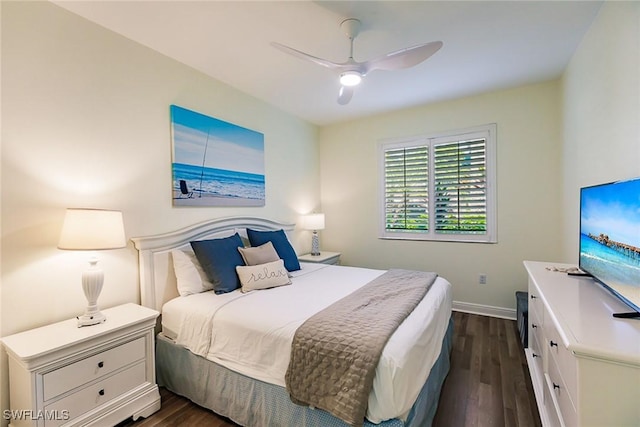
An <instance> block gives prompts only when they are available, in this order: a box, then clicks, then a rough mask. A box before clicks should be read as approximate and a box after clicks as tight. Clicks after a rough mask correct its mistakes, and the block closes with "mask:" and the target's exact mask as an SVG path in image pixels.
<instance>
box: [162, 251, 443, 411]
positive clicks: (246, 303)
mask: <svg viewBox="0 0 640 427" xmlns="http://www.w3.org/2000/svg"><path fill="white" fill-rule="evenodd" d="M301 266H302V270H300V271H298V272H294V273H293V277H292V285H288V286H282V287H279V288H273V289H267V290H260V291H253V292H249V293H246V294H243V293H241V292H240V291H239V290H236V291H234V292H230V293H227V294H222V295H216V294H214V293H213V292H205V293H201V294H196V295H190V296H188V297H179V298H175V299H173V300H171V301H169V302H168V303H167V304H165V305H164V307H163V309H162V325H163V330H165V331H172V333H173V335H175V341H176V343H177V344H179V345H182V346H184V347H186V348H188V349H189V350H191V351H192V352H193V353H196V354H198V355H200V356H203V357H206V358H207V359H209V360H212V361H214V362H216V363H218V364H220V365H222V366H225V367H227V368H229V369H232V370H234V371H236V372H239V373H241V374H244V375H247V376H249V377H252V378H256V379H259V380H262V381H265V382H268V383H272V384H277V385H280V386H283V387H284V386H285V383H284V376H285V372H286V371H287V366H288V364H289V357H290V352H291V342H292V340H293V335H294V333H295V331H296V329H297V328H298V326H300V325H301V324H302V323H303V322H304V321H305V320H306V319H308V318H309V317H310V316H312V315H313V314H314V313H317V312H318V311H320V310H322V309H323V308H325V307H327V306H329V305H330V304H332V303H333V302H335V301H337V300H339V299H340V298H342V297H344V296H346V295H348V294H349V293H351V292H353V291H354V290H356V289H358V288H360V287H361V286H363V285H365V284H366V283H368V282H370V281H371V280H373V279H375V278H376V277H378V276H379V275H381V274H382V273H384V271H382V270H371V269H365V268H357V267H342V266H328V265H324V264H310V263H301ZM451 304H452V296H451V285H450V284H449V282H447V281H446V280H445V279H443V278H441V277H438V279H437V280H436V282H435V283H434V285H433V286H432V288H431V289H430V290H429V292H428V293H427V295H426V296H425V298H424V299H423V300H422V302H421V303H420V304H419V305H418V306H417V307H416V309H415V310H414V311H413V312H412V313H411V314H410V315H409V317H407V318H406V319H405V321H404V322H403V323H402V324H401V325H400V327H399V328H398V329H397V330H396V332H395V333H394V334H393V335H392V336H391V338H390V339H389V341H388V343H387V345H386V347H385V349H384V351H383V354H382V357H381V359H380V362H379V364H378V367H377V368H376V376H375V379H374V384H373V390H372V392H371V395H370V396H369V408H368V410H367V419H369V421H371V422H373V423H379V422H381V421H384V420H387V419H391V418H401V419H406V416H407V415H408V412H409V410H410V409H411V406H412V405H413V403H414V401H415V399H416V398H417V396H418V393H419V392H420V389H421V388H422V385H423V384H424V382H425V381H426V379H427V377H428V375H429V372H430V370H431V366H432V365H433V364H434V363H435V361H436V359H437V357H438V355H439V354H440V350H441V345H442V339H443V337H444V334H445V332H446V329H447V326H448V322H449V317H450V315H451ZM345 327H348V325H345Z"/></svg>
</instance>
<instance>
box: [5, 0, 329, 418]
mask: <svg viewBox="0 0 640 427" xmlns="http://www.w3.org/2000/svg"><path fill="white" fill-rule="evenodd" d="M170 104H177V105H181V106H183V107H185V108H189V109H192V110H195V111H198V112H201V113H203V114H207V115H209V116H212V117H216V118H219V119H222V120H226V121H229V122H232V123H235V124H238V125H240V126H244V127H247V128H250V129H253V130H256V131H259V132H262V133H263V134H264V137H265V166H266V206H265V207H261V208H173V207H172V201H171V197H172V192H171V190H170V189H171V141H170V122H169V120H170V116H169V105H170ZM2 107H3V109H2V147H1V148H2V153H1V154H2V164H1V166H2V167H1V169H2V171H1V179H2V181H1V183H2V198H1V203H2V229H1V231H2V265H1V272H2V277H1V278H2V281H1V284H0V286H1V287H0V294H1V295H2V300H1V302H2V306H1V307H0V308H1V314H0V321H1V322H2V323H1V324H2V330H0V335H3V336H4V335H8V334H11V333H14V332H18V331H22V330H25V329H29V328H31V327H35V326H39V325H43V324H47V323H50V322H53V321H57V320H62V319H66V318H69V317H73V316H75V315H77V314H80V313H81V312H82V311H83V309H84V307H85V306H86V300H85V298H84V295H83V293H82V290H81V287H80V276H81V273H82V271H83V270H84V269H85V268H86V266H87V264H86V259H85V257H84V256H83V255H82V254H78V253H74V252H69V251H60V250H58V249H56V245H57V240H58V236H59V232H60V228H61V225H62V219H63V216H64V211H65V208H66V207H82V206H88V207H98V208H110V209H120V210H122V211H123V214H124V221H125V231H126V234H127V236H129V237H132V236H141V235H148V234H155V233H160V232H164V231H169V230H173V229H176V228H179V227H183V226H186V225H189V224H192V223H195V222H198V221H203V220H206V219H209V218H212V217H224V216H232V215H253V216H260V217H265V218H272V219H277V220H282V221H291V222H295V221H296V220H297V219H298V215H299V214H302V213H307V212H309V211H311V210H313V209H315V208H316V207H317V206H318V205H319V167H318V147H317V128H316V127H315V126H312V125H310V124H308V123H306V122H304V121H302V120H300V119H297V118H295V117H292V116H291V115H288V114H286V113H284V112H282V111H280V110H278V109H276V108H273V107H271V106H269V105H267V104H265V103H263V102H262V101H259V100H257V99H255V98H252V97H250V96H247V95H245V94H243V93H240V92H238V91H237V90H235V89H232V88H230V87H229V86H226V85H224V84H222V83H220V82H218V81H215V80H212V79H210V78H208V77H206V76H204V75H203V74H201V73H199V72H197V71H195V70H193V69H191V68H188V67H186V66H184V65H182V64H181V63H178V62H176V61H174V60H171V59H169V58H167V57H165V56H163V55H160V54H158V53H156V52H153V51H151V50H150V49H148V48H145V47H143V46H141V45H138V44H136V43H133V42H131V41H130V40H127V39H125V38H123V37H121V36H119V35H116V34H115V33H112V32H110V31H107V30H105V29H104V28H102V27H99V26H97V25H95V24H93V23H90V22H88V21H86V20H84V19H82V18H80V17H78V16H76V15H73V14H71V13H70V12H67V11H66V10H64V9H61V8H59V7H57V6H55V5H53V4H51V3H48V2H2ZM298 234H299V236H300V237H299V240H300V241H299V242H296V243H297V244H299V245H300V244H308V243H309V242H310V236H309V232H307V231H304V232H301V233H298ZM305 236H306V237H305ZM303 249H304V248H303ZM100 255H101V265H102V267H103V269H104V270H105V286H104V289H103V292H102V294H101V296H100V299H99V303H100V305H101V306H103V307H109V306H113V305H117V304H120V303H124V302H137V301H139V291H138V279H137V274H138V267H137V252H136V250H135V249H134V248H133V245H132V244H129V245H128V247H127V248H126V249H122V250H115V251H104V252H102V253H101V254H100ZM0 354H3V356H2V358H1V359H0V362H1V364H0V376H1V377H2V388H1V390H2V391H3V392H6V391H7V380H6V369H7V368H6V366H7V364H6V357H5V356H4V352H1V353H0ZM3 395H4V393H3ZM7 403H8V398H6V397H5V396H3V398H2V409H5V408H6V407H7ZM3 422H5V421H3ZM5 423H6V422H5Z"/></svg>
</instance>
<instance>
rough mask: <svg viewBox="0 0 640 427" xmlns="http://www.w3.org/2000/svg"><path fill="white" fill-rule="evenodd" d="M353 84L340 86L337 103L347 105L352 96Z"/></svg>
mask: <svg viewBox="0 0 640 427" xmlns="http://www.w3.org/2000/svg"><path fill="white" fill-rule="evenodd" d="M353 91H354V87H353V86H341V87H340V92H338V104H340V105H347V104H348V103H349V101H351V98H352V97H353Z"/></svg>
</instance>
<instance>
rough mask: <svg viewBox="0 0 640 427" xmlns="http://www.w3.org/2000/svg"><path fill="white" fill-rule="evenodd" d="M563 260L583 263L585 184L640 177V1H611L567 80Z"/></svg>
mask: <svg viewBox="0 0 640 427" xmlns="http://www.w3.org/2000/svg"><path fill="white" fill-rule="evenodd" d="M562 83H563V84H562V96H563V117H564V120H563V132H564V138H563V162H562V171H563V178H562V179H563V183H564V188H563V191H564V194H563V209H562V211H563V216H564V217H563V224H564V227H563V232H564V234H563V237H564V238H563V239H562V242H563V243H564V246H563V258H564V260H565V261H566V262H571V263H577V262H578V249H577V248H578V230H579V204H580V200H579V199H580V187H584V186H587V185H594V184H600V183H605V182H610V181H616V180H619V179H629V178H633V177H637V176H640V2H605V3H604V5H603V6H602V9H601V10H600V13H599V14H598V16H597V18H596V19H595V20H594V23H593V24H592V26H591V28H590V29H589V31H588V32H587V34H586V35H585V37H584V38H583V40H582V43H581V45H580V47H579V49H578V50H577V51H576V53H575V54H574V56H573V58H572V59H571V62H570V63H569V66H568V67H567V70H566V71H565V73H564V77H563V81H562Z"/></svg>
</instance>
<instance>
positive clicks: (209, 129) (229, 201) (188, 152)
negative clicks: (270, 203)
mask: <svg viewBox="0 0 640 427" xmlns="http://www.w3.org/2000/svg"><path fill="white" fill-rule="evenodd" d="M171 139H172V143H173V163H172V172H173V180H172V181H173V183H172V186H173V188H172V191H173V205H174V206H264V204H265V179H264V135H263V134H261V133H260V132H256V131H253V130H250V129H246V128H243V127H241V126H237V125H234V124H232V123H228V122H225V121H222V120H218V119H215V118H213V117H209V116H206V115H204V114H200V113H196V112H194V111H190V110H187V109H185V108H182V107H178V106H176V105H172V106H171Z"/></svg>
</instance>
